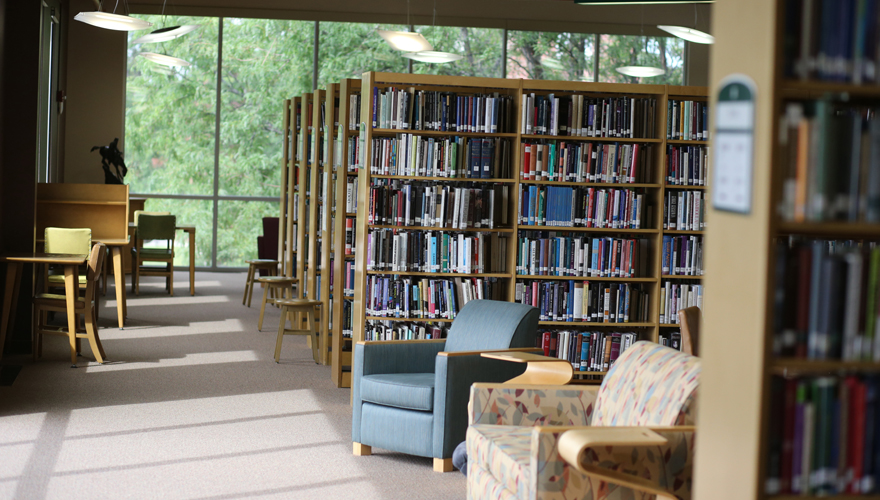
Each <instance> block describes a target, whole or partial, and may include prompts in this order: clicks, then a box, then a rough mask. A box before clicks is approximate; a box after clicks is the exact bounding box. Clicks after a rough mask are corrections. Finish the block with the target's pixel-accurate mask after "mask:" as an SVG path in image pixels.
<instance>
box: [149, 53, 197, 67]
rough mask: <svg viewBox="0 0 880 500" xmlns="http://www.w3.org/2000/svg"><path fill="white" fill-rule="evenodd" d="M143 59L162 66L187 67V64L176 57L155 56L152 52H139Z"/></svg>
mask: <svg viewBox="0 0 880 500" xmlns="http://www.w3.org/2000/svg"><path fill="white" fill-rule="evenodd" d="M140 55H141V56H142V57H143V58H144V59H146V60H148V61H151V62H154V63H156V64H161V65H163V66H189V62H187V61H184V60H183V59H178V58H176V57H171V56H166V55H165V54H156V53H154V52H141V54H140Z"/></svg>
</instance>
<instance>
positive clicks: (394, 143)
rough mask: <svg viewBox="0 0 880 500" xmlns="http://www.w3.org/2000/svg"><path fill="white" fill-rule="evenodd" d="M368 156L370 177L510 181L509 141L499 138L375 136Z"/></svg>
mask: <svg viewBox="0 0 880 500" xmlns="http://www.w3.org/2000/svg"><path fill="white" fill-rule="evenodd" d="M370 155H371V161H370V173H371V174H373V175H400V176H406V177H414V176H421V177H450V178H471V179H509V178H511V163H512V155H511V142H510V139H505V138H501V137H494V138H492V137H490V138H482V139H481V138H476V139H474V138H467V137H422V136H420V135H415V134H399V135H398V136H397V137H376V138H374V139H373V142H372V148H371V150H370Z"/></svg>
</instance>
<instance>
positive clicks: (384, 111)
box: [372, 87, 516, 134]
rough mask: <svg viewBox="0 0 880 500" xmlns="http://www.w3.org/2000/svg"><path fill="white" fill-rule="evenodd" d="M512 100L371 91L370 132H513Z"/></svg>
mask: <svg viewBox="0 0 880 500" xmlns="http://www.w3.org/2000/svg"><path fill="white" fill-rule="evenodd" d="M515 107H516V106H515V103H514V102H513V97H511V96H509V95H503V94H499V93H498V92H495V93H492V94H473V95H466V94H457V93H455V92H437V91H429V90H415V88H414V87H409V88H407V89H398V88H394V87H392V88H388V89H386V90H384V91H380V90H379V88H378V87H373V110H372V112H373V128H380V129H395V130H435V131H440V132H473V133H485V134H490V133H491V134H494V133H506V132H514V131H515V130H516V129H515V127H514V125H513V123H514V121H515V116H514V108H515Z"/></svg>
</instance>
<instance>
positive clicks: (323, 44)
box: [309, 22, 407, 88]
mask: <svg viewBox="0 0 880 500" xmlns="http://www.w3.org/2000/svg"><path fill="white" fill-rule="evenodd" d="M319 26H320V29H321V40H320V43H319V45H318V65H319V67H320V70H319V71H318V86H319V87H322V88H323V87H325V86H326V85H327V84H328V83H335V82H338V81H340V80H342V79H344V78H360V77H361V76H362V75H363V74H364V73H365V72H367V71H390V72H393V73H406V72H407V64H406V62H407V60H406V59H405V58H403V57H401V55H400V54H401V52H400V51H398V50H394V49H392V48H391V46H390V45H388V43H387V42H386V41H385V39H384V38H382V37H381V36H379V34H378V33H376V30H377V29H383V30H391V31H407V29H406V26H401V25H394V24H367V23H331V22H322V23H321V24H320V25H319ZM309 74H311V70H310V71H309Z"/></svg>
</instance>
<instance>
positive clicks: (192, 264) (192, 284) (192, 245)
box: [128, 222, 196, 295]
mask: <svg viewBox="0 0 880 500" xmlns="http://www.w3.org/2000/svg"><path fill="white" fill-rule="evenodd" d="M128 228H129V230H130V232H131V234H134V237H135V238H137V232H136V229H137V226H135V225H134V222H129V223H128ZM177 230H178V231H183V232H185V233H187V234H188V235H189V294H190V295H195V294H196V227H195V226H188V225H180V224H178V225H177Z"/></svg>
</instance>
